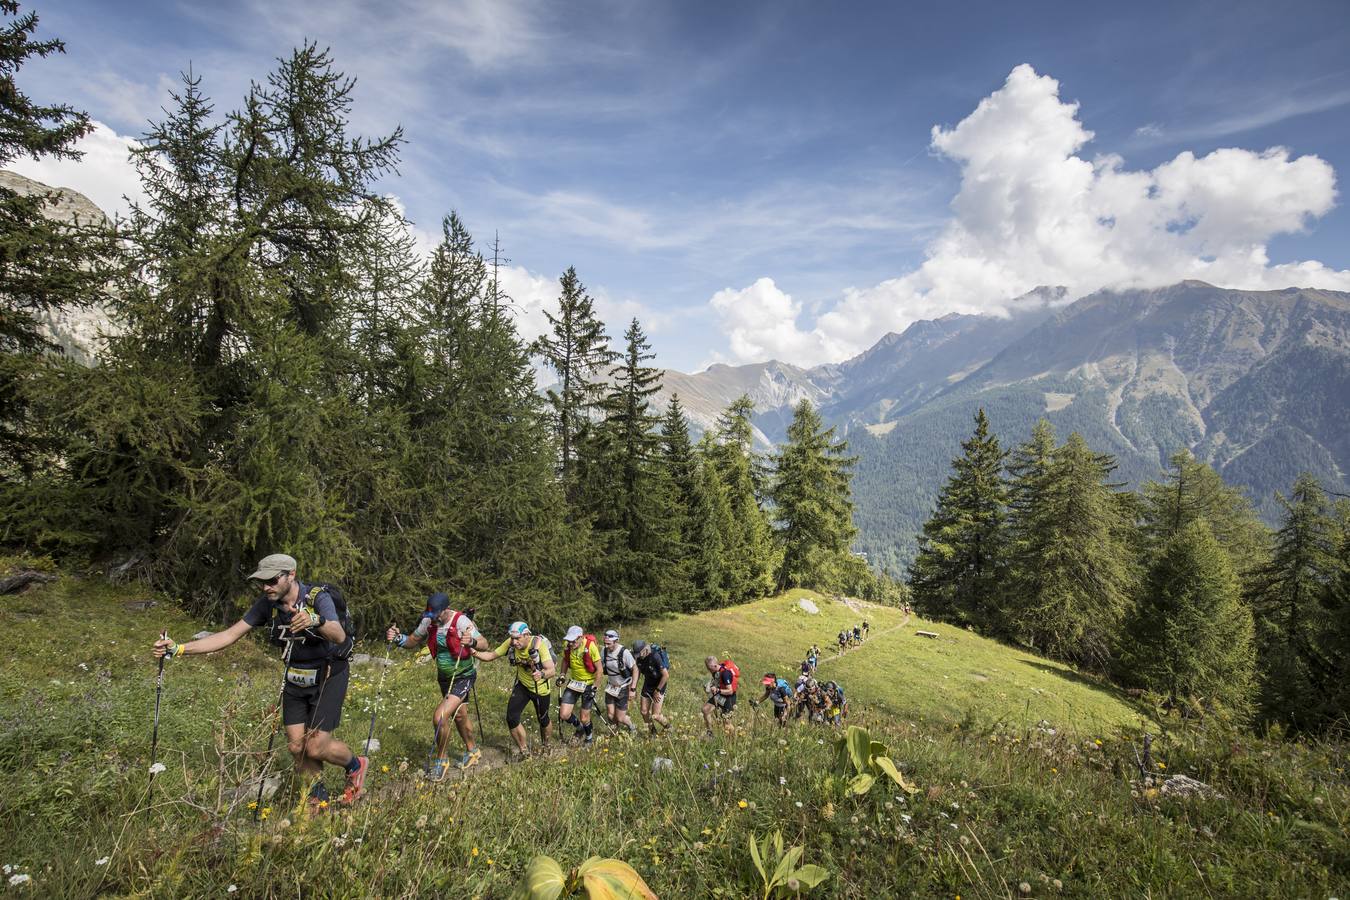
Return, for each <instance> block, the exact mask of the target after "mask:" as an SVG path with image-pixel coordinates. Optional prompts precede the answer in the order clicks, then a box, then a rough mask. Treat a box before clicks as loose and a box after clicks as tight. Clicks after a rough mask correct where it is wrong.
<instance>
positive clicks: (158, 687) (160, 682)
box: [150, 628, 169, 782]
mask: <svg viewBox="0 0 1350 900" xmlns="http://www.w3.org/2000/svg"><path fill="white" fill-rule="evenodd" d="M159 639H160V640H161V641H167V640H168V639H169V630H168V629H167V628H166V629H164V630H163V631H161V632H160V633H159ZM165 658H166V657H164V656H161V657H160V658H159V671H158V672H156V673H155V725H154V728H152V729H151V731H150V780H151V781H152V782H153V781H154V780H155V774H156V773H155V757H156V755H157V753H158V751H159V698H160V696H161V695H162V694H163V693H164V660H165Z"/></svg>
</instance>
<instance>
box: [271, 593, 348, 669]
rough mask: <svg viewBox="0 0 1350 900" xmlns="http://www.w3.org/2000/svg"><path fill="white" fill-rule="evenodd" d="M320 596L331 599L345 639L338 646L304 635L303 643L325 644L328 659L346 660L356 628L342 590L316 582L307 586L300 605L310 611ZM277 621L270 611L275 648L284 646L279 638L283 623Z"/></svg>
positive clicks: (276, 615)
mask: <svg viewBox="0 0 1350 900" xmlns="http://www.w3.org/2000/svg"><path fill="white" fill-rule="evenodd" d="M320 594H327V595H328V596H329V597H331V598H332V599H333V609H334V610H335V611H336V612H337V621H338V624H339V625H341V626H342V630H343V632H344V633H345V634H346V635H347V639H346V640H344V641H343V642H342V643H340V644H334V643H332V642H331V641H326V640H324V639H323V638H321V637H318V636H311V635H309V634H306V636H305V640H304V643H305V644H306V645H308V646H316V645H319V644H326V645H328V647H329V650H328V658H329V659H348V658H349V657H350V656H351V655H352V649H353V647H354V646H355V645H356V626H355V625H353V624H352V617H351V612H350V610H348V609H347V599H346V598H345V597H343V596H342V589H341V588H339V587H338V586H337V585H336V584H332V583H331V582H325V581H316V582H314V583H313V584H311V585H310V586H309V593H307V594H305V597H304V599H303V600H302V601H301V603H302V604H303V605H305V606H308V607H309V608H310V609H313V608H314V605H315V603H317V602H318V599H319V595H320ZM279 619H280V615H279V613H278V611H277V610H276V609H275V608H274V609H273V611H272V623H273V627H272V635H273V636H272V643H273V644H276V645H277V646H285V644H286V641H285V640H284V639H283V638H282V637H281V634H282V631H281V629H282V628H284V625H285V623H284V622H283V623H280V624H278V620H279Z"/></svg>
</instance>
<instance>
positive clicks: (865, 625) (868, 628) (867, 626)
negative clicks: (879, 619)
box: [863, 619, 872, 638]
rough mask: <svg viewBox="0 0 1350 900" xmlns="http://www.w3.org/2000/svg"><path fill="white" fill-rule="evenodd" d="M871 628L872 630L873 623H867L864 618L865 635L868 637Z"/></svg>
mask: <svg viewBox="0 0 1350 900" xmlns="http://www.w3.org/2000/svg"><path fill="white" fill-rule="evenodd" d="M871 630H872V626H871V625H868V624H867V620H866V619H864V620H863V637H864V638H866V637H867V635H868V633H869V632H871Z"/></svg>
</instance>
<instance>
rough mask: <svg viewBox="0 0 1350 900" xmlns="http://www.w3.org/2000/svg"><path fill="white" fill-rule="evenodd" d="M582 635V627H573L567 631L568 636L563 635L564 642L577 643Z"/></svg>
mask: <svg viewBox="0 0 1350 900" xmlns="http://www.w3.org/2000/svg"><path fill="white" fill-rule="evenodd" d="M581 634H582V631H581V626H580V625H573V626H572V627H571V628H569V629H567V634H565V635H563V640H564V641H575V640H576V639H577V638H579V637H581Z"/></svg>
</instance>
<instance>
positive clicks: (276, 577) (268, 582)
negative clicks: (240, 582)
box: [253, 572, 286, 587]
mask: <svg viewBox="0 0 1350 900" xmlns="http://www.w3.org/2000/svg"><path fill="white" fill-rule="evenodd" d="M285 574H286V573H285V572H282V573H281V574H279V575H273V576H272V577H271V578H268V579H267V580H265V581H264V580H263V579H261V578H255V579H253V582H254V584H257V585H258V586H259V587H272V586H273V585H275V584H276V583H277V582H278V581H280V580H281V578H282V576H283V575H285Z"/></svg>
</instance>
